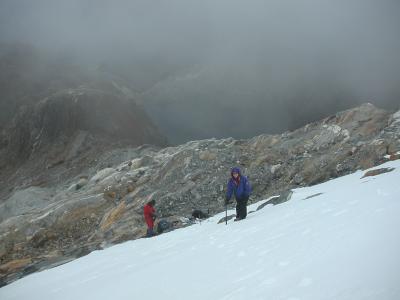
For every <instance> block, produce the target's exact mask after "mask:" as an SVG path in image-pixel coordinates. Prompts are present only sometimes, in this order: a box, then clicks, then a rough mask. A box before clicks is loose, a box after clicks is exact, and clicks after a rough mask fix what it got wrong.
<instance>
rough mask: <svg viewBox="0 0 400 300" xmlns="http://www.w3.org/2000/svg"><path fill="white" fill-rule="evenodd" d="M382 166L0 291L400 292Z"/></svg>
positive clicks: (398, 251) (112, 295)
mask: <svg viewBox="0 0 400 300" xmlns="http://www.w3.org/2000/svg"><path fill="white" fill-rule="evenodd" d="M380 167H394V168H395V170H394V171H392V172H390V173H385V174H381V175H378V176H375V177H366V178H363V179H361V177H362V175H363V174H364V172H361V171H360V172H356V173H354V174H352V175H348V176H345V177H341V178H338V179H335V180H331V181H329V182H326V183H323V184H320V185H317V186H313V187H309V188H301V189H297V190H294V193H293V196H292V199H291V200H290V201H289V202H286V203H283V204H280V205H277V206H272V205H267V206H266V207H265V208H263V209H262V210H259V211H257V212H254V213H252V214H250V215H249V217H248V218H247V219H246V220H244V221H241V222H232V221H230V222H229V223H228V226H225V224H217V221H218V220H219V219H220V218H221V217H223V216H224V214H220V215H217V216H215V217H213V218H211V219H209V220H207V221H205V222H202V223H201V224H196V225H194V226H191V227H187V228H184V229H180V230H176V231H173V232H171V233H168V234H164V235H161V236H158V237H155V238H152V239H140V240H135V241H130V242H126V243H124V244H120V245H117V246H114V247H111V248H108V249H106V250H103V251H97V252H93V253H91V254H90V255H87V256H85V257H82V258H80V259H77V260H75V261H73V262H70V263H68V264H65V265H62V266H60V267H57V268H54V269H51V270H47V271H43V272H40V273H36V274H33V275H30V276H28V277H25V278H23V279H21V280H18V281H16V282H14V283H12V284H10V285H8V286H5V287H3V288H1V289H0V299H1V300H7V299H18V300H21V299H29V300H35V299H40V300H46V299H49V300H50V299H54V300H56V299H68V300H70V299H96V300H101V299H130V300H133V299H146V300H149V299H157V300H159V299H174V300H179V299H191V300H193V299H221V300H222V299H269V300H272V299H287V300H289V299H290V300H295V299H318V300H322V299H323V300H328V299H340V300H346V299H351V300H357V299H374V300H375V299H382V300H392V299H393V300H395V299H400V234H399V233H400V161H399V160H398V161H394V162H388V163H386V164H384V165H382V166H380ZM318 193H323V194H321V195H318V196H315V197H312V198H308V199H305V198H307V197H309V196H312V195H315V194H318ZM263 202H265V200H264V201H262V202H259V203H257V204H255V205H252V206H251V207H249V210H254V209H255V208H256V207H257V206H258V205H260V204H261V203H263ZM232 212H233V211H232ZM232 212H230V213H232Z"/></svg>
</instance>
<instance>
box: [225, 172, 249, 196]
mask: <svg viewBox="0 0 400 300" xmlns="http://www.w3.org/2000/svg"><path fill="white" fill-rule="evenodd" d="M232 173H238V174H239V176H240V182H239V185H237V184H236V182H235V180H234V179H233V175H232ZM250 193H251V186H250V183H249V180H248V179H247V177H246V176H243V175H242V174H241V172H240V169H239V168H238V167H235V168H232V170H231V178H230V179H229V181H228V188H227V191H226V199H227V201H229V200H230V199H231V197H232V194H234V195H235V198H236V201H237V200H239V199H241V198H245V197H249V196H250Z"/></svg>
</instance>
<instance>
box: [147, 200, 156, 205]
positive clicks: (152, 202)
mask: <svg viewBox="0 0 400 300" xmlns="http://www.w3.org/2000/svg"><path fill="white" fill-rule="evenodd" d="M147 204H148V205H150V206H154V205H155V204H156V200H151V201H149V202H148V203H147Z"/></svg>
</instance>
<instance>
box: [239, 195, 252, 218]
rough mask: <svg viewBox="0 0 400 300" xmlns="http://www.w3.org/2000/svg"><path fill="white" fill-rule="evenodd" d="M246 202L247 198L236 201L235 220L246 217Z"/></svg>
mask: <svg viewBox="0 0 400 300" xmlns="http://www.w3.org/2000/svg"><path fill="white" fill-rule="evenodd" d="M247 201H249V197H243V198H239V199H236V218H239V219H245V218H246V216H247Z"/></svg>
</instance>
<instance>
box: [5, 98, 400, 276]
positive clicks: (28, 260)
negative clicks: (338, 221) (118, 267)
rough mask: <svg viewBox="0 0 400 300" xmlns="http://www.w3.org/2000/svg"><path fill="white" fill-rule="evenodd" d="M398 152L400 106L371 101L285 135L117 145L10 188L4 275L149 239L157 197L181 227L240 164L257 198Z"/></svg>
mask: <svg viewBox="0 0 400 300" xmlns="http://www.w3.org/2000/svg"><path fill="white" fill-rule="evenodd" d="M399 150H400V111H398V112H396V113H391V112H387V111H384V110H381V109H378V108H376V107H374V106H373V105H371V104H365V105H362V106H360V107H357V108H354V109H350V110H347V111H343V112H340V113H337V114H336V115H333V116H330V117H328V118H325V119H323V120H321V121H319V122H314V123H311V124H308V125H306V126H304V127H302V128H300V129H298V130H296V131H293V132H285V133H283V134H281V135H260V136H257V137H254V138H252V139H248V140H235V139H233V138H227V139H220V140H217V139H208V140H201V141H192V142H188V143H186V144H183V145H180V146H177V147H167V148H163V149H158V148H155V147H151V146H142V147H139V148H132V147H119V148H118V147H114V148H112V149H111V148H110V149H109V150H108V151H104V152H103V153H100V154H99V155H97V156H96V159H95V160H93V163H92V164H89V165H88V167H87V168H85V169H79V174H78V173H77V172H75V173H74V174H72V173H69V174H67V175H66V176H65V177H64V178H63V180H59V181H54V182H53V184H52V185H50V184H45V185H42V186H41V185H34V184H31V185H29V184H26V185H24V186H23V187H21V188H20V189H17V190H14V191H13V192H12V193H11V194H10V195H9V196H7V198H6V199H5V201H3V203H2V204H1V207H0V222H1V223H0V239H1V246H0V276H1V280H2V282H3V284H6V283H8V282H10V281H13V280H15V279H17V278H19V277H21V276H24V275H26V274H29V273H32V272H35V271H38V270H41V269H45V268H48V267H51V266H53V265H57V264H60V263H63V262H65V261H69V260H72V259H74V258H76V257H79V256H82V255H85V254H87V253H89V252H91V251H93V250H95V249H102V248H104V247H107V246H109V245H112V244H115V243H119V242H122V241H125V240H129V239H135V238H139V237H141V236H142V235H143V233H144V231H145V226H144V225H143V220H142V207H143V205H144V204H145V203H146V202H147V201H149V199H155V200H156V202H157V204H156V205H157V211H158V214H159V215H160V216H161V217H162V218H166V219H168V220H170V221H171V222H173V223H174V224H175V225H176V227H179V226H186V225H187V224H189V217H190V215H191V213H192V211H193V210H194V209H201V210H204V211H208V212H209V213H210V214H214V213H216V212H219V211H221V210H222V209H223V201H224V192H225V184H226V181H227V179H228V176H229V170H230V168H231V167H232V166H236V165H237V166H240V167H241V168H242V169H243V172H244V174H245V175H247V176H249V179H250V181H251V183H252V186H253V190H254V192H253V194H252V196H251V199H250V201H256V200H260V199H264V198H267V197H269V196H273V195H279V194H282V193H283V192H285V191H288V190H290V189H291V188H294V187H299V186H308V185H313V184H317V183H320V182H323V181H326V180H328V179H330V178H334V177H338V176H342V175H345V174H349V173H351V172H354V171H355V170H358V169H367V168H370V167H372V166H375V165H377V164H379V163H381V162H383V161H384V160H385V159H396V158H398V153H399ZM90 154H92V155H95V154H94V153H93V152H91V153H90ZM385 156H386V157H387V158H385Z"/></svg>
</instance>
